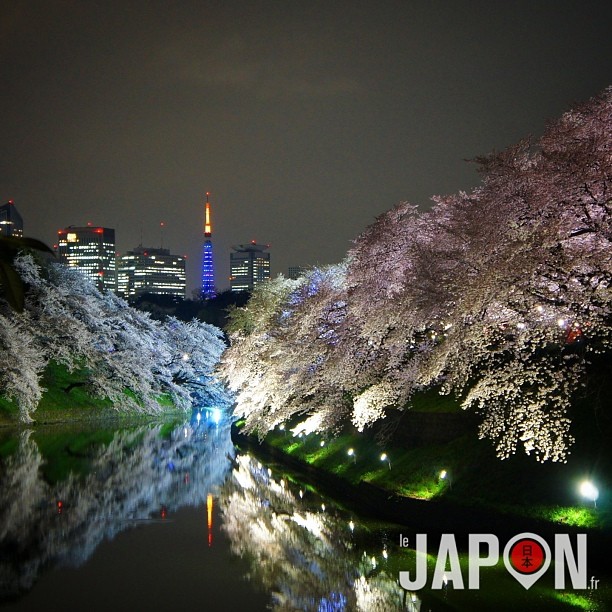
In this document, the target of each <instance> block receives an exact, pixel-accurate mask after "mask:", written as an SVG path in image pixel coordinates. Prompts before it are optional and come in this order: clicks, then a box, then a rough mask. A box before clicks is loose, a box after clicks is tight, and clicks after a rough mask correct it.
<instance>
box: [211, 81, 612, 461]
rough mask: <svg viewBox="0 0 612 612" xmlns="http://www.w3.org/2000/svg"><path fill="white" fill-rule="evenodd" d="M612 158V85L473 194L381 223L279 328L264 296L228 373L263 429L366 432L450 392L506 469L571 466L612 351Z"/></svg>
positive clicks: (253, 307) (487, 160)
mask: <svg viewBox="0 0 612 612" xmlns="http://www.w3.org/2000/svg"><path fill="white" fill-rule="evenodd" d="M611 150H612V88H610V89H607V90H606V91H604V92H603V93H602V94H601V95H600V96H598V97H596V98H594V99H593V100H591V101H590V102H588V103H587V104H584V105H582V106H579V107H578V108H576V109H574V110H571V111H569V112H568V113H566V114H564V115H563V116H562V117H561V118H560V119H559V120H558V121H556V122H553V123H551V124H550V125H549V126H548V127H547V129H546V131H545V133H544V134H543V136H542V137H541V138H540V139H539V140H537V141H531V140H529V139H527V140H524V141H521V142H519V143H518V144H517V145H515V146H512V147H509V148H508V149H507V150H505V151H502V152H500V153H495V154H491V155H489V156H486V157H482V158H479V159H477V160H476V161H477V162H478V163H479V168H480V171H481V174H482V184H481V185H480V186H479V187H477V188H476V189H474V190H473V191H471V192H469V193H468V192H460V193H457V194H453V195H448V196H439V197H435V198H433V202H434V205H433V207H432V208H431V209H430V210H429V211H426V212H419V211H418V210H417V208H416V207H414V206H412V205H410V204H408V203H402V204H400V205H398V206H396V207H395V208H394V209H392V210H390V211H389V212H387V213H385V214H383V215H381V216H380V217H379V218H378V219H377V220H376V222H375V223H374V224H373V225H372V226H370V227H369V228H367V229H366V231H365V232H364V233H363V234H362V235H361V236H360V237H359V238H357V240H356V241H355V245H354V247H353V248H352V249H351V251H350V252H349V255H348V258H347V262H346V263H345V264H343V265H342V267H341V268H337V269H335V271H334V273H333V274H331V275H330V272H329V270H331V269H332V268H330V269H329V270H328V271H325V270H316V269H315V270H313V271H311V272H310V274H309V275H307V276H306V278H305V279H304V280H303V282H302V284H301V285H300V286H299V287H297V288H296V289H294V290H291V289H290V288H289V287H287V286H285V288H284V290H283V291H282V292H280V293H277V294H276V300H275V301H274V307H273V308H271V309H268V310H266V314H265V315H264V314H261V315H260V314H258V308H259V307H260V306H259V304H261V303H263V302H265V299H264V298H263V297H261V296H260V295H259V293H258V291H256V292H255V296H254V300H253V301H252V303H251V304H250V305H249V310H248V317H249V318H250V320H256V319H257V320H258V324H257V325H256V326H255V327H254V328H253V329H256V333H255V335H253V334H251V333H242V335H240V334H238V335H234V336H233V337H232V348H231V349H230V350H229V352H228V353H227V355H226V358H225V360H224V365H223V369H222V371H223V373H224V376H225V377H226V379H227V380H229V381H230V384H232V385H233V388H234V390H235V391H236V392H237V401H238V406H237V411H238V413H239V414H241V415H242V416H245V417H246V418H247V429H249V430H257V431H259V432H260V434H265V432H266V431H268V430H269V429H270V428H272V427H274V425H275V424H277V423H278V422H280V421H283V420H286V419H288V418H291V417H292V416H295V415H297V414H300V413H303V414H305V415H307V417H308V419H309V420H308V425H304V427H313V428H315V429H319V430H322V429H329V428H334V427H336V426H337V425H338V423H339V422H340V421H342V420H343V419H347V418H350V419H351V420H352V422H353V423H354V424H355V425H356V426H357V427H358V428H360V429H362V428H363V427H366V426H368V425H370V424H371V423H373V422H374V421H376V420H377V419H380V418H384V417H385V415H386V414H387V412H388V410H391V409H393V408H404V407H405V406H409V403H410V399H411V397H412V395H413V393H414V392H415V391H419V390H422V389H426V388H429V387H433V388H437V389H439V390H440V391H441V392H442V393H453V394H455V395H456V396H457V397H458V398H459V399H460V400H461V402H462V404H463V407H464V408H465V409H474V410H477V411H478V412H479V414H480V415H481V417H482V421H481V427H480V436H481V437H486V438H489V439H491V440H492V442H493V443H494V444H495V446H496V449H497V453H498V455H499V456H500V457H501V458H506V457H508V456H509V455H511V454H513V453H515V452H516V450H517V449H518V448H519V447H520V446H522V448H523V449H524V451H525V452H527V453H528V454H530V453H533V454H534V455H535V457H536V458H537V459H538V460H540V461H546V460H553V461H563V460H565V459H566V456H567V453H568V450H569V448H570V446H571V444H572V442H573V437H572V434H571V431H570V425H571V423H570V419H569V417H568V408H569V406H570V404H571V402H572V398H573V397H574V396H575V394H576V392H577V390H578V389H579V388H580V386H581V384H583V383H582V381H583V380H584V373H585V371H586V369H587V367H588V365H589V361H590V360H591V358H592V356H594V355H597V354H601V353H606V352H608V351H609V350H610V340H611V334H612V326H611V316H610V312H611V308H610V306H611V304H610V301H611V299H612V297H611V296H612V292H611V291H610V283H611V277H612V249H611V246H612V245H611V244H610V241H611V239H612V227H611V219H612V216H611V214H610V213H611V212H612V210H611V209H612V184H611V180H612V155H611ZM326 275H327V276H326ZM332 277H334V278H335V280H334V281H332V280H331V279H332ZM317 278H320V279H321V280H320V281H318V282H315V281H316V279H317ZM264 291H267V289H265V290H262V292H264ZM262 295H263V293H262ZM270 303H271V302H270ZM238 312H240V311H238ZM244 316H246V311H245V312H244V313H240V314H238V315H237V318H236V320H238V318H239V317H244ZM258 317H260V318H259V319H258ZM255 346H256V353H253V352H252V350H253V349H254V348H255ZM255 354H256V355H257V360H256V361H257V364H256V365H254V364H251V363H249V355H255ZM309 390H310V391H309ZM253 398H258V399H257V401H252V399H253ZM249 402H250V403H249Z"/></svg>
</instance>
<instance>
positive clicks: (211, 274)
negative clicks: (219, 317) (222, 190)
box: [200, 192, 217, 300]
mask: <svg viewBox="0 0 612 612" xmlns="http://www.w3.org/2000/svg"><path fill="white" fill-rule="evenodd" d="M209 196H210V193H208V192H206V206H205V208H204V246H203V248H202V290H201V292H200V295H201V297H202V299H203V300H208V299H210V298H214V297H215V295H217V294H216V291H215V266H214V262H213V245H212V225H211V222H210V202H209V201H208V198H209Z"/></svg>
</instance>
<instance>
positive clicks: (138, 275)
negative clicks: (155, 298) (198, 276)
mask: <svg viewBox="0 0 612 612" xmlns="http://www.w3.org/2000/svg"><path fill="white" fill-rule="evenodd" d="M185 286H186V281H185V258H184V257H183V256H179V255H172V254H171V253H170V250H169V249H161V248H160V249H155V248H148V247H143V246H142V245H140V246H137V247H136V248H135V249H132V250H131V251H128V252H127V253H126V254H125V255H121V256H120V257H117V294H118V295H120V296H121V297H124V298H130V297H138V296H139V295H143V294H144V293H152V294H155V295H174V296H176V297H180V298H183V299H184V298H185Z"/></svg>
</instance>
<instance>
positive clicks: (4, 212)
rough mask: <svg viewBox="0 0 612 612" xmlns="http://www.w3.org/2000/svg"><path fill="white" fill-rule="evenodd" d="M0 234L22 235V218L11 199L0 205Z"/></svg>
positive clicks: (16, 236) (17, 236)
mask: <svg viewBox="0 0 612 612" xmlns="http://www.w3.org/2000/svg"><path fill="white" fill-rule="evenodd" d="M0 236H14V237H15V238H22V237H23V219H22V218H21V215H20V214H19V212H18V211H17V209H16V208H15V202H13V200H9V201H8V202H7V203H6V204H4V206H0Z"/></svg>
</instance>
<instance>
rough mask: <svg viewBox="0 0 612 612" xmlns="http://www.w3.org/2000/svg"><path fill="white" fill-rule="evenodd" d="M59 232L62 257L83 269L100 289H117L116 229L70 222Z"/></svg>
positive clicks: (73, 265) (63, 259) (66, 261)
mask: <svg viewBox="0 0 612 612" xmlns="http://www.w3.org/2000/svg"><path fill="white" fill-rule="evenodd" d="M57 234H58V245H59V259H60V261H63V262H64V263H66V264H68V265H69V266H71V267H73V268H79V269H80V270H83V272H84V273H85V274H86V275H87V276H88V277H89V278H90V279H91V280H92V281H93V282H94V284H95V285H96V287H98V289H100V290H108V289H109V290H111V291H116V290H117V269H116V262H115V230H114V229H109V228H108V227H93V226H90V225H88V226H87V227H75V226H74V225H70V226H69V227H67V228H65V229H62V230H59V232H57Z"/></svg>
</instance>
